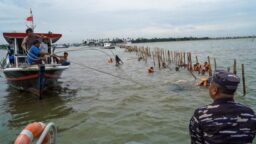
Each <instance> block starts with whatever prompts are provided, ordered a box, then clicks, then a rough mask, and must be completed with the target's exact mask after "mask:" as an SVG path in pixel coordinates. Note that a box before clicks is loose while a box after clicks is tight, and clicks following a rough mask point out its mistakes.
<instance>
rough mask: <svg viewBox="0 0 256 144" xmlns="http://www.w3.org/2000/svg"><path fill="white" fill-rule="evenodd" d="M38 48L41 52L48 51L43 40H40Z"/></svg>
mask: <svg viewBox="0 0 256 144" xmlns="http://www.w3.org/2000/svg"><path fill="white" fill-rule="evenodd" d="M39 48H40V50H41V52H45V53H48V45H47V44H46V43H44V42H41V44H40V47H39Z"/></svg>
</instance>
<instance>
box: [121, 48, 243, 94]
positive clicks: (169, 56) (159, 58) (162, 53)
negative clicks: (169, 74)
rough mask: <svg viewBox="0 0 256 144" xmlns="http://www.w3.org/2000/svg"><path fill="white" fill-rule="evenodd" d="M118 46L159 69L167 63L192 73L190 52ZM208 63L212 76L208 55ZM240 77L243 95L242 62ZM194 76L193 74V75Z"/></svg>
mask: <svg viewBox="0 0 256 144" xmlns="http://www.w3.org/2000/svg"><path fill="white" fill-rule="evenodd" d="M118 46H119V47H120V48H124V49H125V51H126V52H134V53H136V55H137V56H138V60H139V61H140V60H144V61H145V63H147V62H148V60H149V59H152V60H153V65H154V67H158V68H159V70H161V69H164V68H167V67H168V65H169V64H175V65H176V67H178V68H180V67H183V68H186V69H187V70H188V71H189V72H191V74H192V75H193V76H194V74H193V60H192V53H191V52H183V51H170V50H167V49H163V48H154V49H151V48H148V47H139V46H136V45H133V46H131V45H130V46H129V45H118ZM195 58H196V59H195V62H196V63H199V61H198V57H197V56H195ZM207 59H208V61H207V62H208V64H209V70H208V75H209V76H212V64H211V58H210V57H209V56H208V57H207ZM213 63H214V64H213V66H214V70H216V69H217V63H216V59H215V58H213ZM232 67H233V73H234V74H237V62H236V59H234V64H233V66H232ZM227 71H230V67H228V68H227ZM241 71H242V72H241V77H242V86H243V95H244V96H245V95H246V82H245V71H244V64H241ZM194 77H195V76H194Z"/></svg>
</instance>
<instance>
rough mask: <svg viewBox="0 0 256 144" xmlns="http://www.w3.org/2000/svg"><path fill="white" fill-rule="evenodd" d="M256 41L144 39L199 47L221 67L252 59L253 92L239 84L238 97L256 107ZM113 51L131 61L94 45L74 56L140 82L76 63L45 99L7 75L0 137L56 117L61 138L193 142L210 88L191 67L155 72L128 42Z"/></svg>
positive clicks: (1, 84) (1, 85)
mask: <svg viewBox="0 0 256 144" xmlns="http://www.w3.org/2000/svg"><path fill="white" fill-rule="evenodd" d="M255 43H256V42H255V41H254V40H251V39H243V40H221V41H193V42H171V43H170V42H168V43H150V44H141V45H145V46H146V45H147V46H151V47H161V48H167V49H170V50H171V49H175V50H177V49H181V50H186V51H192V54H193V55H195V54H196V55H198V56H199V60H201V61H203V60H206V56H207V55H210V56H215V57H216V58H217V63H218V65H219V67H222V66H223V67H224V66H225V68H226V66H231V65H232V59H234V58H237V59H238V62H239V63H240V62H243V63H245V66H246V73H247V77H246V79H247V84H248V85H247V86H248V92H249V93H248V95H247V96H246V97H242V96H241V92H242V91H241V88H240V89H239V91H238V93H237V99H238V101H240V102H242V103H244V104H246V105H249V106H252V108H253V109H254V110H256V106H255V105H256V99H255V92H256V88H255V85H256V81H255V70H256V59H255V53H256V51H255V48H256V47H255V46H256V45H255ZM71 49H77V48H71ZM104 51H105V52H106V53H108V54H109V55H112V53H111V52H110V51H109V50H104ZM0 53H3V51H1V52H0ZM113 53H115V54H118V55H119V56H120V57H121V59H122V60H123V61H124V63H125V64H124V65H122V66H120V67H116V66H114V65H109V64H107V63H106V62H107V58H108V56H107V55H106V54H104V53H102V52H99V51H95V50H94V51H93V50H82V51H72V52H70V59H71V60H72V61H74V62H76V63H82V64H84V65H86V66H90V67H93V68H96V69H99V70H102V71H105V72H108V73H111V74H113V75H116V76H119V77H122V78H125V79H129V80H132V81H136V82H137V84H136V83H134V82H132V81H126V80H122V79H118V78H115V77H112V76H110V75H106V74H102V73H99V72H96V71H93V70H90V69H87V68H84V67H81V66H80V65H77V64H72V65H71V67H70V69H69V70H67V71H65V72H64V73H63V77H62V79H60V83H59V87H58V88H56V90H54V91H52V92H48V93H47V94H46V96H45V97H44V99H43V100H42V101H38V100H37V99H36V98H35V97H34V96H33V95H31V94H29V93H25V92H19V91H16V90H13V89H11V88H9V87H8V85H7V84H6V83H5V80H4V78H3V77H0V141H1V143H2V142H3V143H11V142H12V141H13V140H14V139H15V137H16V136H17V134H18V133H19V132H20V131H21V130H22V129H23V127H24V126H25V125H26V124H28V123H30V122H33V121H43V122H54V123H56V125H57V126H58V137H57V139H58V140H57V141H58V143H62V144H64V143H76V144H78V143H81V144H84V143H86V144H102V143H113V144H137V143H139V144H156V143H159V144H160V143H170V144H174V143H180V144H186V143H189V135H188V123H189V120H190V117H191V115H192V113H193V111H194V109H195V108H197V107H199V106H202V105H205V104H207V103H210V102H211V100H210V99H209V96H208V91H207V89H205V88H199V87H195V86H193V84H194V83H195V80H194V78H193V77H192V76H191V75H190V74H189V73H188V72H187V71H186V70H181V72H175V71H174V70H170V69H165V70H161V71H157V72H155V73H154V74H148V73H147V72H146V68H147V67H148V66H151V65H152V63H150V62H149V63H147V64H145V62H138V61H137V60H136V59H133V58H136V56H135V54H130V53H124V52H123V50H122V49H116V50H113ZM1 75H2V74H1Z"/></svg>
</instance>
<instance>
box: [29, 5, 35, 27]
mask: <svg viewBox="0 0 256 144" xmlns="http://www.w3.org/2000/svg"><path fill="white" fill-rule="evenodd" d="M30 16H31V17H32V21H31V28H32V29H33V30H34V29H35V25H34V17H33V13H32V9H31V8H30Z"/></svg>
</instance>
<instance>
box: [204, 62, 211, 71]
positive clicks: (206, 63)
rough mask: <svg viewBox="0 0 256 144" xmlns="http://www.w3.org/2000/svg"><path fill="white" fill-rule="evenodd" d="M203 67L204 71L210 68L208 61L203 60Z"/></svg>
mask: <svg viewBox="0 0 256 144" xmlns="http://www.w3.org/2000/svg"><path fill="white" fill-rule="evenodd" d="M204 68H205V72H208V71H209V70H210V65H209V64H208V62H204Z"/></svg>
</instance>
